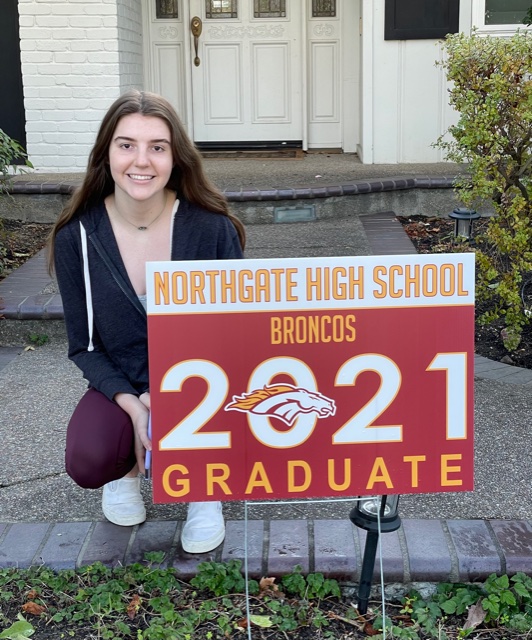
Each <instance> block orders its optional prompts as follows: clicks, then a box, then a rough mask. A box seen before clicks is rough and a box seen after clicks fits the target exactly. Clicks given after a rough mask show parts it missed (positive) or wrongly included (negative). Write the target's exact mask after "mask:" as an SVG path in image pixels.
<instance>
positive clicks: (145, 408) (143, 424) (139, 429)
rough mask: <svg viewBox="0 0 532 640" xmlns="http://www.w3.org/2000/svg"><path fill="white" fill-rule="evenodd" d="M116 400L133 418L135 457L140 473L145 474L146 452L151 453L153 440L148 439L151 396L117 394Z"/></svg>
mask: <svg viewBox="0 0 532 640" xmlns="http://www.w3.org/2000/svg"><path fill="white" fill-rule="evenodd" d="M146 397H147V398H146ZM114 400H115V402H116V404H117V405H118V406H119V407H120V408H122V409H123V410H124V411H125V412H126V413H127V414H128V416H129V417H130V418H131V422H132V424H133V434H134V438H135V457H136V459H137V464H138V467H139V471H140V473H145V467H144V458H145V455H146V450H148V451H151V440H150V439H149V438H148V418H149V415H150V412H149V406H150V394H149V393H143V394H142V396H140V397H137V396H134V395H132V394H130V393H117V394H116V396H115V397H114Z"/></svg>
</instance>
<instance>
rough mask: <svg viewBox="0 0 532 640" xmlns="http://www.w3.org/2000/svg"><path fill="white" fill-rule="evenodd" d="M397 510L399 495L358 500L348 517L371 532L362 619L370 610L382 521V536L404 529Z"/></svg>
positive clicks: (364, 564)
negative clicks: (370, 596) (370, 595)
mask: <svg viewBox="0 0 532 640" xmlns="http://www.w3.org/2000/svg"><path fill="white" fill-rule="evenodd" d="M398 508H399V496H398V495H395V496H359V498H358V502H357V504H356V507H354V508H353V509H352V510H351V513H350V514H349V519H350V520H351V522H352V523H353V524H354V525H356V526H357V527H359V528H360V529H364V530H365V531H367V532H368V535H367V536H366V544H365V546H364V558H363V559H362V570H361V572H360V583H359V586H358V612H359V613H360V614H361V615H364V614H365V613H366V612H367V610H368V601H369V593H370V590H371V578H372V575H373V567H374V566H375V557H376V555H377V543H378V541H379V520H380V531H382V532H383V533H390V532H392V531H397V529H399V527H400V526H401V518H400V517H399V514H398Z"/></svg>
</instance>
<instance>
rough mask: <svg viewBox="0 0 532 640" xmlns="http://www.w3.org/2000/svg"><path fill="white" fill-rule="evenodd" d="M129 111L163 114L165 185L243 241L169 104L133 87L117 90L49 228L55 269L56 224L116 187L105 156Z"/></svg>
mask: <svg viewBox="0 0 532 640" xmlns="http://www.w3.org/2000/svg"><path fill="white" fill-rule="evenodd" d="M133 113H140V114H141V115H143V116H155V117H156V118H161V119H162V120H164V121H165V122H166V124H167V125H168V127H169V129H170V136H171V139H170V144H171V149H172V158H173V162H174V168H173V170H172V173H171V175H170V180H169V181H168V184H167V185H166V186H167V188H168V189H172V190H173V191H176V192H177V194H178V197H184V198H186V199H187V200H189V201H190V202H192V203H194V204H198V205H200V206H202V207H204V208H205V209H207V210H208V211H212V212H214V213H220V214H222V215H225V216H228V217H229V218H230V219H231V221H232V222H233V224H234V225H235V227H236V229H237V231H238V236H239V239H240V244H241V245H242V247H244V245H245V231H244V226H243V225H242V223H241V222H240V220H238V218H236V217H235V216H233V215H231V213H230V212H229V206H228V203H227V200H226V198H225V196H224V195H223V194H222V193H221V191H220V190H219V189H218V188H217V187H215V186H214V184H213V183H212V182H211V180H210V179H209V178H208V177H207V176H206V174H205V171H204V169H203V163H202V159H201V155H200V153H199V151H198V150H197V148H196V147H195V145H194V144H193V142H192V141H191V140H190V138H189V137H188V135H187V133H186V131H185V128H184V127H183V125H182V123H181V120H180V119H179V117H178V115H177V113H176V112H175V110H174V108H173V107H172V105H171V104H170V103H169V102H168V101H167V100H166V99H165V98H163V97H162V96H159V95H157V94H155V93H148V92H147V91H137V90H136V89H134V90H131V91H128V92H126V93H124V94H123V95H121V96H120V97H119V98H118V99H117V100H116V101H115V102H114V103H113V104H112V105H111V107H110V108H109V110H108V111H107V113H106V114H105V116H104V118H103V120H102V124H101V125H100V129H99V131H98V135H97V137H96V142H95V143H94V147H93V149H92V151H91V153H90V155H89V162H88V165H87V172H86V174H85V178H84V180H83V183H82V185H81V187H79V189H77V190H76V191H75V192H74V194H73V195H72V197H71V198H70V200H69V201H68V203H67V204H66V206H65V207H64V209H63V210H62V212H61V213H60V214H59V217H58V218H57V220H56V222H55V224H54V226H53V228H52V231H51V233H50V237H49V240H48V269H49V270H50V272H52V271H53V269H54V241H55V236H56V235H57V232H58V231H59V229H61V227H64V226H65V225H66V224H67V222H69V221H70V220H71V219H72V218H73V217H74V216H75V215H76V214H77V213H78V212H80V211H82V210H83V209H84V208H85V207H90V206H92V205H95V204H96V203H98V202H101V201H102V200H103V199H104V198H106V197H107V196H108V195H110V194H111V193H113V192H114V189H115V183H114V180H113V178H112V176H111V171H110V168H109V162H108V159H109V147H110V145H111V141H112V139H113V134H114V132H115V130H116V127H117V125H118V121H119V120H120V118H123V117H124V116H127V115H131V114H133Z"/></svg>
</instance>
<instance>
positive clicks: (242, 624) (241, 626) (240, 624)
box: [235, 618, 248, 629]
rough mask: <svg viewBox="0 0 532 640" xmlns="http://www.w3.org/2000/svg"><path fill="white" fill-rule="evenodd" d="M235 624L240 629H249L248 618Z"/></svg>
mask: <svg viewBox="0 0 532 640" xmlns="http://www.w3.org/2000/svg"><path fill="white" fill-rule="evenodd" d="M235 624H236V626H237V627H238V628H239V629H247V627H248V619H247V618H242V620H238V621H237V622H236V623H235Z"/></svg>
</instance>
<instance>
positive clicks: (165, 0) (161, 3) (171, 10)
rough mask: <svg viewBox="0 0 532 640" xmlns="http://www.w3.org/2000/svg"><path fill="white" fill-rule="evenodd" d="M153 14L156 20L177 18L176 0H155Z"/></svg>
mask: <svg viewBox="0 0 532 640" xmlns="http://www.w3.org/2000/svg"><path fill="white" fill-rule="evenodd" d="M155 16H156V18H157V20H175V19H177V18H179V15H178V11H177V0H155Z"/></svg>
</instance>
